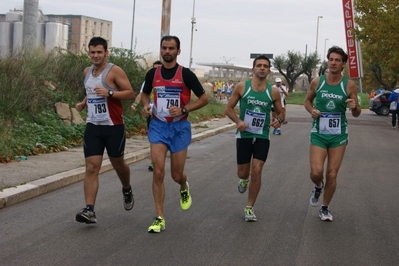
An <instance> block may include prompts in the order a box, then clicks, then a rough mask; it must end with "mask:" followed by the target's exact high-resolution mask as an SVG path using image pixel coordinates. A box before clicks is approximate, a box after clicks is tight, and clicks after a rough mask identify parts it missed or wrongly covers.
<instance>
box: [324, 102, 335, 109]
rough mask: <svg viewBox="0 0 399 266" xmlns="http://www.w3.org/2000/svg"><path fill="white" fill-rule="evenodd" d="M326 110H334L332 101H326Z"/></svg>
mask: <svg viewBox="0 0 399 266" xmlns="http://www.w3.org/2000/svg"><path fill="white" fill-rule="evenodd" d="M326 108H327V109H329V110H334V109H335V103H334V101H328V103H327V104H326Z"/></svg>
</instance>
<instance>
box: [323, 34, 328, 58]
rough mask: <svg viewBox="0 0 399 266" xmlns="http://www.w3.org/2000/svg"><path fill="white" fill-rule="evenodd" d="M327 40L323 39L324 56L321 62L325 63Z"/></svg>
mask: <svg viewBox="0 0 399 266" xmlns="http://www.w3.org/2000/svg"><path fill="white" fill-rule="evenodd" d="M327 41H328V38H326V39H324V55H323V60H324V61H326V45H327Z"/></svg>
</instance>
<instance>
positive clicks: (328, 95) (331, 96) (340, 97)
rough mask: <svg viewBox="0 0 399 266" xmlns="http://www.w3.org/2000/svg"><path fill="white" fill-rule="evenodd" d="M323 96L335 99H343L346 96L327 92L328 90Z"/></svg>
mask: <svg viewBox="0 0 399 266" xmlns="http://www.w3.org/2000/svg"><path fill="white" fill-rule="evenodd" d="M321 98H326V99H333V100H340V101H342V99H343V98H344V96H342V95H337V94H334V93H327V92H323V93H322V94H321Z"/></svg>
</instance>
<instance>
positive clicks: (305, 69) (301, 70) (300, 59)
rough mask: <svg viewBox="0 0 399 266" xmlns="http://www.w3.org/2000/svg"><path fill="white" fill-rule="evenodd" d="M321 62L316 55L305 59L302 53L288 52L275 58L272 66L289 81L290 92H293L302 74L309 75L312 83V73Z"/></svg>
mask: <svg viewBox="0 0 399 266" xmlns="http://www.w3.org/2000/svg"><path fill="white" fill-rule="evenodd" d="M319 62H320V60H319V59H318V57H317V54H316V53H313V54H310V55H309V56H305V57H304V56H302V55H301V54H300V52H294V51H288V52H287V55H284V54H282V55H278V56H276V57H274V60H273V63H272V64H273V66H274V67H275V68H276V69H277V70H278V72H279V73H280V74H281V75H282V76H283V77H284V78H285V80H286V81H287V85H288V88H289V91H292V89H293V88H294V85H295V82H296V80H297V79H298V78H299V77H300V76H301V75H302V74H305V75H307V76H308V79H309V82H310V81H311V77H312V72H313V71H314V70H315V69H316V66H317V64H318V63H319Z"/></svg>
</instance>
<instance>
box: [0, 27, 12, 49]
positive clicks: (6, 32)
mask: <svg viewBox="0 0 399 266" xmlns="http://www.w3.org/2000/svg"><path fill="white" fill-rule="evenodd" d="M0 36H1V38H0V57H4V56H7V55H8V54H10V52H11V45H12V23H11V22H9V21H1V22H0Z"/></svg>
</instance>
